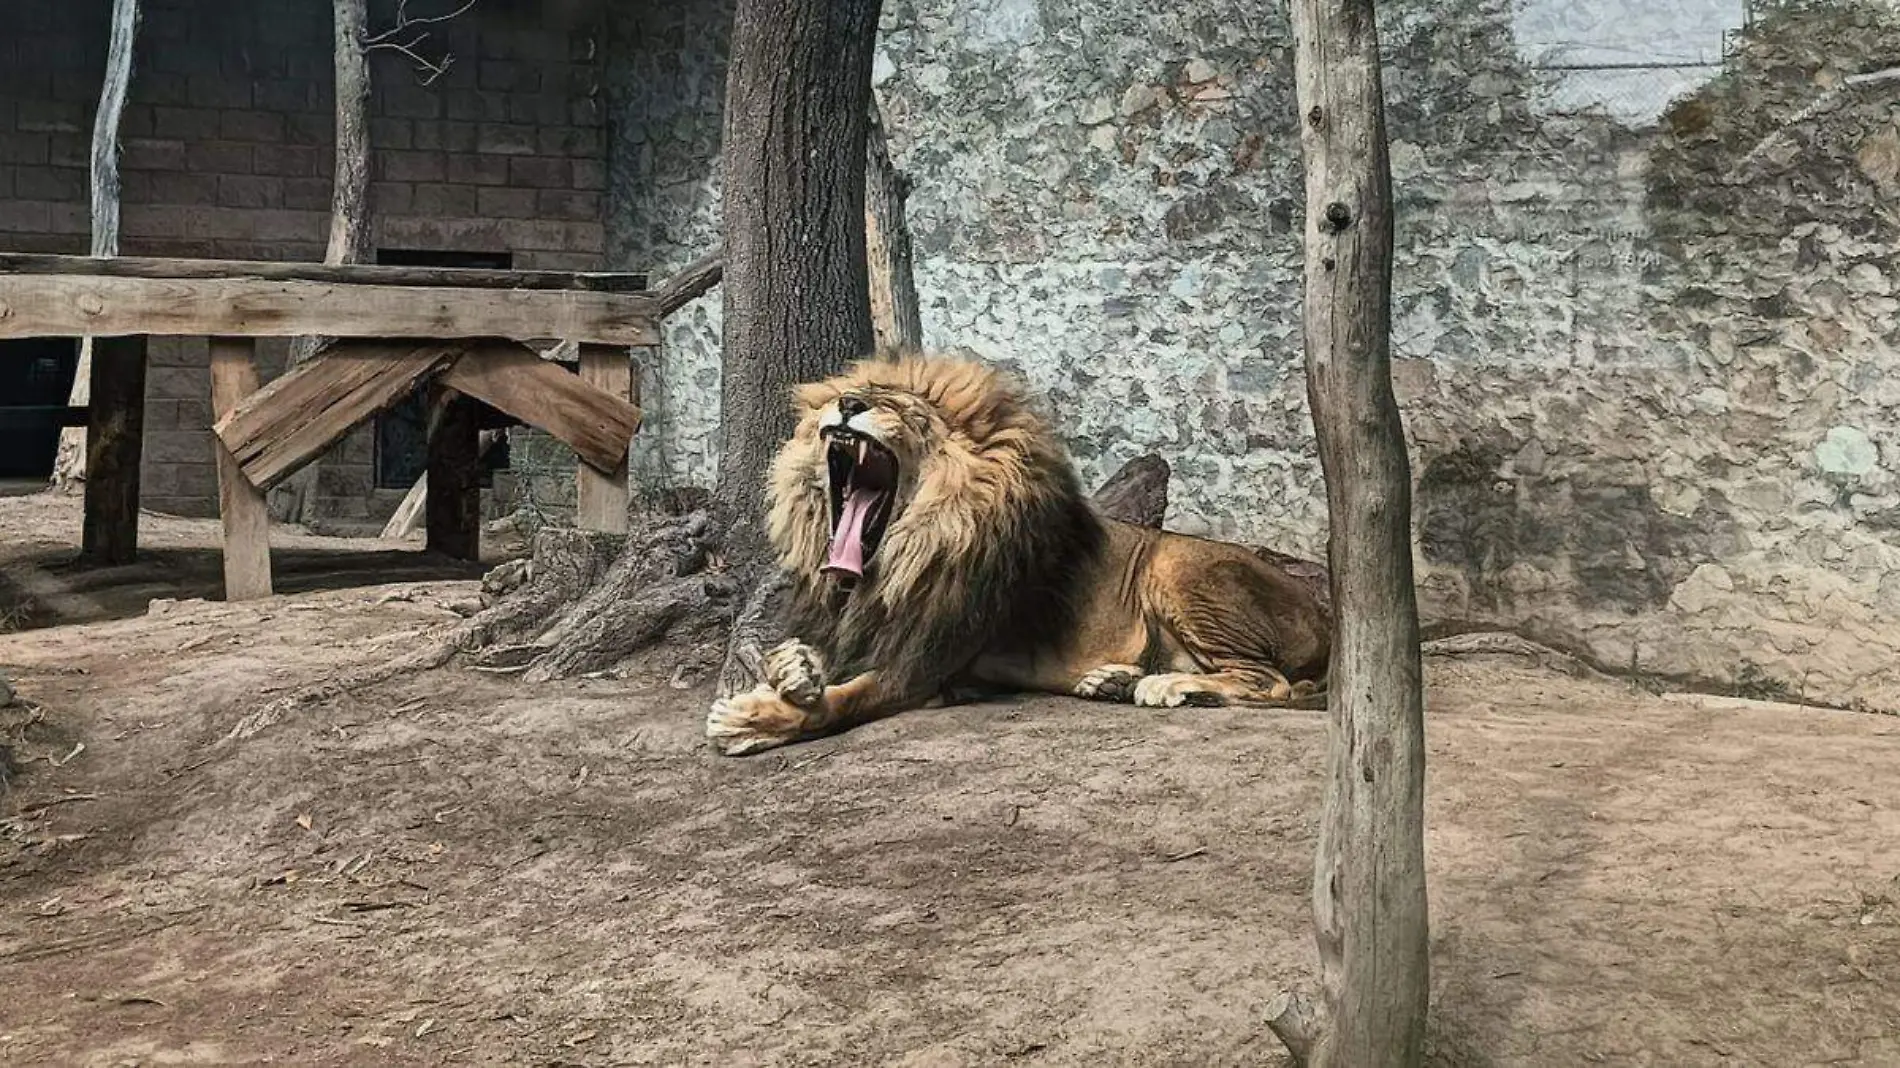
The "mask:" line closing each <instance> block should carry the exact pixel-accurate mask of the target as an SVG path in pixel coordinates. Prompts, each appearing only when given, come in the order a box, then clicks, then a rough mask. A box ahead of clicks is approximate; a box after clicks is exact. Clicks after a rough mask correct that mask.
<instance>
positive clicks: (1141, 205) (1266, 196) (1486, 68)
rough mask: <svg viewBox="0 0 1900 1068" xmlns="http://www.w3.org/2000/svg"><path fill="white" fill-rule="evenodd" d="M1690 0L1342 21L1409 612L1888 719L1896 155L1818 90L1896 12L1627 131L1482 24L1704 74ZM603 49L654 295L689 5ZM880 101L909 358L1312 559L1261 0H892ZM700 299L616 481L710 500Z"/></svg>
mask: <svg viewBox="0 0 1900 1068" xmlns="http://www.w3.org/2000/svg"><path fill="white" fill-rule="evenodd" d="M695 6H696V7H698V8H702V9H704V11H705V12H706V17H707V19H708V21H713V20H715V19H719V17H720V16H722V15H723V13H724V12H725V11H726V10H727V9H728V8H729V5H728V4H724V3H721V2H719V0H701V3H700V4H698V5H695ZM1703 6H1706V7H1708V8H1709V10H1708V11H1706V12H1702V13H1701V14H1699V15H1696V16H1695V17H1694V18H1690V19H1687V20H1685V18H1684V16H1683V13H1682V12H1678V11H1675V10H1674V9H1673V8H1669V7H1668V6H1667V5H1665V6H1661V7H1658V6H1654V5H1646V4H1636V3H1631V4H1629V5H1624V6H1622V7H1619V8H1617V9H1616V11H1615V12H1614V15H1615V17H1612V18H1593V19H1591V20H1586V21H1591V22H1592V25H1593V27H1594V29H1593V28H1592V27H1578V26H1574V25H1570V23H1572V22H1574V21H1575V19H1573V18H1571V15H1567V14H1564V13H1563V12H1561V11H1558V8H1559V7H1563V5H1561V4H1559V5H1557V6H1556V7H1553V6H1552V5H1551V3H1548V2H1544V0H1525V2H1523V3H1509V2H1506V0H1394V2H1392V3H1386V4H1381V6H1380V15H1381V20H1382V31H1383V37H1384V47H1385V52H1386V55H1387V57H1388V63H1387V67H1386V78H1387V95H1388V100H1389V114H1388V121H1389V124H1390V132H1391V136H1392V139H1393V141H1392V160H1393V169H1394V178H1395V182H1396V197H1397V207H1398V220H1399V221H1398V250H1397V268H1396V275H1397V276H1396V279H1395V283H1396V288H1397V293H1396V299H1395V306H1394V345H1395V356H1396V358H1397V365H1396V367H1395V376H1396V386H1397V389H1398V392H1399V394H1400V398H1401V402H1402V404H1403V405H1404V408H1405V415H1406V421H1407V427H1408V432H1409V434H1410V437H1411V441H1412V445H1413V455H1414V471H1415V475H1416V478H1417V500H1416V515H1417V523H1418V536H1419V541H1418V544H1419V558H1420V574H1421V583H1422V587H1423V592H1424V597H1425V607H1426V612H1427V615H1428V616H1429V617H1430V618H1431V620H1433V621H1434V622H1436V623H1438V624H1439V625H1440V626H1444V627H1457V626H1497V625H1504V626H1511V627H1516V628H1520V629H1523V630H1525V631H1527V632H1530V633H1533V634H1535V635H1538V636H1541V637H1544V638H1546V639H1549V640H1553V641H1556V642H1559V643H1561V644H1563V645H1565V646H1568V647H1571V648H1575V649H1579V650H1582V651H1585V652H1587V653H1589V654H1590V655H1592V656H1594V657H1596V658H1597V659H1599V660H1601V661H1602V662H1604V663H1606V664H1608V665H1611V666H1614V667H1618V668H1635V669H1637V670H1639V671H1646V672H1653V673H1657V674H1660V675H1665V676H1673V677H1677V678H1681V679H1687V680H1694V681H1697V682H1700V683H1703V684H1710V685H1717V686H1724V687H1729V688H1733V689H1737V690H1741V691H1744V692H1750V693H1758V694H1766V695H1780V696H1791V697H1801V698H1805V699H1808V700H1814V701H1821V702H1827V703H1835V704H1847V705H1857V706H1865V707H1874V708H1881V709H1887V710H1900V666H1896V665H1900V578H1896V577H1895V576H1896V574H1900V566H1897V565H1900V533H1896V532H1897V531H1900V481H1896V476H1895V474H1894V472H1896V471H1900V417H1896V416H1895V414H1894V412H1895V402H1896V400H1900V357H1896V355H1895V351H1894V343H1895V309H1896V303H1895V299H1894V296H1893V292H1892V289H1893V272H1894V265H1893V263H1892V260H1891V256H1892V249H1893V247H1894V241H1895V237H1896V236H1897V235H1896V233H1895V228H1896V225H1900V223H1897V222H1896V216H1895V214H1894V212H1893V210H1892V205H1893V204H1894V197H1895V194H1896V193H1900V130H1897V129H1896V126H1895V120H1894V118H1893V116H1892V113H1891V112H1890V110H1889V104H1888V103H1887V97H1888V96H1889V95H1890V94H1886V93H1883V92H1882V91H1880V90H1879V88H1878V87H1877V86H1875V87H1867V88H1857V87H1855V86H1853V85H1851V84H1848V83H1844V81H1843V79H1844V78H1846V77H1847V76H1849V75H1852V74H1855V73H1858V72H1864V71H1871V70H1875V69H1879V68H1882V67H1884V66H1886V65H1887V64H1889V63H1890V62H1891V57H1893V56H1895V55H1900V20H1896V18H1895V15H1894V12H1893V9H1892V7H1891V5H1889V4H1888V3H1885V2H1868V3H1859V2H1853V0H1849V2H1845V3H1813V2H1808V3H1799V4H1788V5H1763V4H1753V5H1750V6H1752V7H1754V8H1755V9H1756V18H1755V20H1754V22H1753V23H1752V25H1750V26H1749V27H1748V28H1747V29H1746V30H1744V31H1740V32H1739V33H1738V35H1737V36H1736V37H1735V39H1734V40H1733V41H1730V42H1728V44H1729V45H1731V49H1730V51H1731V52H1732V55H1731V57H1730V58H1729V59H1728V61H1727V62H1726V63H1725V64H1724V65H1723V66H1721V67H1719V68H1714V69H1695V70H1680V69H1677V70H1669V71H1664V72H1659V73H1654V74H1653V77H1654V78H1656V79H1659V80H1666V81H1667V82H1668V83H1669V84H1670V86H1671V87H1672V88H1673V89H1674V90H1675V92H1674V93H1673V94H1665V95H1664V97H1662V98H1659V99H1657V100H1655V101H1653V102H1650V103H1649V104H1639V105H1638V106H1632V107H1616V106H1605V105H1604V104H1603V103H1602V102H1601V101H1600V100H1598V101H1596V102H1594V103H1593V102H1592V99H1591V93H1592V92H1593V91H1596V90H1599V89H1601V86H1602V85H1603V84H1609V85H1611V86H1612V87H1615V86H1622V87H1624V88H1628V87H1630V86H1632V85H1634V86H1635V88H1637V89H1641V88H1642V86H1641V85H1640V84H1636V80H1638V79H1640V78H1641V77H1643V76H1644V75H1643V74H1642V73H1641V72H1636V73H1635V74H1631V73H1629V72H1622V73H1615V74H1612V75H1603V76H1600V77H1597V78H1596V80H1595V82H1591V81H1590V80H1589V79H1583V78H1579V77H1578V76H1577V75H1576V74H1575V73H1574V72H1566V73H1557V72H1553V71H1546V70H1538V69H1534V68H1533V66H1532V61H1531V60H1527V59H1526V58H1525V55H1526V54H1536V53H1539V52H1541V51H1544V50H1545V46H1544V45H1542V44H1538V45H1536V47H1533V44H1532V42H1530V41H1528V40H1520V36H1521V37H1524V38H1528V37H1530V36H1531V30H1530V29H1527V27H1534V28H1537V29H1538V30H1539V32H1542V33H1544V34H1545V35H1546V36H1548V35H1549V34H1550V33H1552V32H1555V31H1559V30H1560V31H1562V32H1561V33H1557V34H1556V35H1557V36H1564V35H1566V34H1567V35H1570V36H1571V37H1574V38H1578V39H1583V38H1586V37H1587V36H1588V34H1589V33H1591V32H1595V33H1600V34H1602V35H1606V36H1605V40H1604V41H1603V42H1601V44H1602V47H1603V49H1604V51H1605V53H1606V54H1608V53H1610V52H1613V51H1614V50H1615V49H1617V48H1622V47H1625V46H1627V45H1628V44H1629V42H1632V41H1636V42H1641V41H1655V40H1669V41H1670V42H1671V44H1672V48H1687V47H1694V48H1697V49H1699V50H1700V53H1699V54H1702V55H1704V56H1707V57H1709V60H1710V62H1714V63H1719V62H1721V61H1722V52H1723V45H1724V41H1723V31H1724V30H1727V29H1739V26H1737V25H1733V24H1728V23H1724V22H1723V21H1722V20H1723V19H1724V18H1731V17H1732V20H1733V22H1734V23H1739V21H1740V18H1741V12H1742V7H1743V5H1741V4H1739V3H1736V2H1734V0H1709V2H1708V3H1707V4H1704V5H1703ZM1592 10H1593V11H1594V10H1595V9H1592ZM1698 10H1700V8H1698ZM1571 14H1575V12H1572V13H1571ZM1598 14H1599V15H1601V14H1603V13H1602V12H1598ZM635 21H642V22H643V23H644V25H643V26H641V27H637V28H636V29H637V31H638V32H633V31H630V30H628V29H627V28H626V27H623V28H622V33H621V34H620V36H619V37H618V41H619V43H620V46H621V48H622V49H623V53H622V57H623V59H624V58H625V56H626V55H638V56H640V57H641V59H640V62H641V63H643V64H645V68H644V69H646V70H652V69H655V68H656V67H657V69H659V70H662V71H663V72H665V74H666V75H667V77H665V78H663V79H660V80H658V81H655V82H650V83H644V84H643V86H642V87H640V88H638V89H636V90H633V91H631V92H628V93H622V94H620V95H618V96H615V97H614V103H613V109H614V112H615V115H616V117H617V129H618V130H619V131H620V132H619V134H618V136H616V137H615V138H614V140H613V144H612V147H611V149H610V152H611V158H612V160H613V161H614V162H613V166H612V167H611V168H610V169H611V170H612V171H613V173H614V180H613V182H612V187H613V188H612V193H611V196H612V198H613V201H614V203H613V207H612V210H611V214H610V233H609V249H610V255H611V256H612V257H613V258H614V259H616V260H618V261H621V262H622V263H623V264H625V265H631V264H634V263H642V264H644V263H653V264H654V265H655V266H656V267H657V266H662V265H666V264H674V263H678V262H683V261H684V260H685V259H687V258H689V257H690V256H691V255H692V254H694V253H695V252H696V251H698V250H699V249H700V248H702V247H703V246H704V245H705V244H706V243H708V242H709V240H710V237H711V233H712V228H711V220H712V217H713V213H714V212H716V209H717V174H716V171H715V169H714V168H713V167H711V166H710V164H709V161H710V160H711V159H712V157H713V154H714V153H713V150H714V143H715V139H716V137H717V132H718V118H717V108H718V100H719V92H718V82H719V77H720V76H722V73H721V70H722V63H721V51H720V45H719V43H718V40H717V35H716V34H715V33H712V32H710V31H708V30H707V29H705V26H706V25H707V23H705V22H702V23H700V24H699V26H698V27H697V28H694V27H692V26H691V24H690V23H691V19H690V17H689V16H687V15H684V14H682V15H679V16H677V17H675V16H672V15H657V14H652V15H645V16H640V17H639V19H637V20H635ZM1548 24H1561V25H1555V26H1554V29H1553V25H1548ZM1611 38H1615V39H1614V40H1612V39H1611ZM1691 39H1693V42H1692V43H1685V42H1691ZM1680 55H1681V52H1680V51H1677V52H1674V53H1672V55H1671V56H1670V57H1661V58H1680ZM877 77H878V80H879V83H880V84H879V92H880V95H881V97H882V98H883V101H884V104H885V107H886V109H887V111H888V113H889V115H890V120H891V121H890V125H891V127H892V130H893V136H894V139H895V151H896V153H897V155H898V157H899V163H900V165H901V166H903V167H904V168H905V169H906V170H907V171H908V172H909V173H910V175H911V176H912V178H913V179H914V180H915V183H916V191H915V193H914V194H913V196H912V198H911V202H910V206H911V224H912V227H913V230H914V234H915V238H916V242H917V251H918V255H919V264H918V271H919V283H920V289H921V291H922V293H923V300H924V320H925V324H924V325H925V332H926V335H927V339H928V342H929V343H930V344H932V345H935V346H949V345H969V346H972V347H974V348H975V349H977V350H978V351H980V352H982V353H984V354H986V355H987V356H989V357H990V358H992V359H994V360H997V361H999V362H1002V363H1005V364H1008V365H1011V366H1013V367H1016V368H1018V369H1019V370H1020V371H1021V372H1022V373H1023V374H1024V375H1025V376H1026V377H1027V378H1028V379H1029V381H1031V382H1032V383H1033V384H1034V386H1035V388H1036V389H1037V391H1038V392H1039V393H1041V394H1042V395H1043V396H1044V397H1045V398H1046V399H1047V400H1048V402H1049V403H1050V404H1051V405H1052V407H1053V408H1054V409H1055V410H1057V411H1060V412H1061V413H1062V415H1063V421H1064V426H1065V429H1066V431H1067V433H1068V435H1069V439H1070V443H1071V445H1072V447H1073V449H1074V451H1075V454H1076V456H1077V458H1078V460H1079V461H1080V463H1081V465H1082V466H1083V468H1084V469H1085V471H1086V473H1087V475H1088V477H1090V478H1091V479H1094V478H1100V477H1102V476H1103V475H1105V474H1106V473H1107V472H1109V471H1111V470H1112V469H1113V468H1114V467H1116V466H1117V465H1119V464H1120V463H1122V462H1123V461H1125V460H1126V459H1128V458H1129V457H1131V456H1133V455H1136V454H1138V453H1140V452H1143V451H1147V450H1155V451H1158V452H1160V453H1162V454H1163V455H1165V456H1166V457H1167V458H1168V459H1169V460H1170V461H1171V462H1172V463H1173V464H1174V468H1175V472H1176V477H1175V484H1174V500H1173V505H1172V511H1171V514H1170V517H1169V525H1170V526H1171V527H1173V528H1175V529H1178V530H1183V531H1189V532H1196V533H1208V534H1214V535H1218V536H1223V537H1232V538H1240V539H1247V540H1253V541H1260V542H1266V543H1271V544H1274V545H1277V546H1279V547H1282V548H1284V549H1287V550H1290V551H1297V552H1303V553H1306V554H1312V555H1318V554H1320V553H1322V552H1323V551H1324V531H1325V501H1324V494H1323V492H1322V487H1321V483H1320V476H1319V470H1318V464H1317V462H1316V458H1315V453H1314V449H1313V444H1312V431H1311V427H1310V424H1309V421H1308V414H1307V409H1306V398H1305V394H1304V383H1303V379H1302V374H1301V367H1300V332H1299V297H1300V292H1299V278H1300V241H1299V235H1300V232H1301V226H1302V219H1301V215H1302V205H1301V179H1300V160H1299V153H1298V144H1297V141H1296V136H1295V116H1294V104H1293V96H1292V42H1291V38H1290V33H1289V30H1288V26H1287V23H1286V19H1285V15H1284V12H1283V9H1282V5H1280V4H1278V3H1272V2H1268V0H1258V2H1254V3H1243V4H1238V5H1228V4H1221V5H1212V4H1200V3H1188V4H1176V5H1152V4H1144V3H1136V2H1134V0H981V2H977V3H950V2H948V0H889V2H887V4H886V14H885V24H884V30H883V34H882V40H881V44H880V49H879V56H878V73H877ZM675 88H678V89H679V90H680V91H678V92H674V91H673V89H675ZM1829 94H1834V95H1829ZM1817 101H1819V102H1820V103H1821V106H1820V107H1819V108H1815V107H1814V105H1815V104H1816V102H1817ZM1784 127H1785V133H1786V136H1785V138H1771V137H1770V134H1771V133H1773V132H1774V131H1776V130H1779V129H1782V128H1784ZM1764 139H1767V140H1766V143H1765V144H1764V143H1763V142H1764ZM628 161H633V164H634V165H632V166H629V165H628ZM709 303H710V302H709ZM711 311H712V309H711V308H707V309H703V310H696V311H694V312H693V313H691V315H690V316H689V317H688V318H686V319H684V320H682V321H680V322H676V323H675V325H674V327H673V328H672V330H671V331H669V337H668V349H667V350H666V351H665V353H664V354H663V355H662V356H661V357H660V362H659V364H658V365H657V375H656V377H657V378H658V380H659V381H658V382H657V383H653V384H650V385H649V397H650V398H653V399H654V400H655V401H656V403H654V404H652V405H651V408H652V409H653V412H652V416H653V421H652V422H650V423H649V431H646V432H643V438H646V439H647V440H646V441H645V442H644V443H643V446H642V447H643V448H645V449H647V450H648V455H647V458H646V463H645V464H644V466H643V467H642V468H641V470H642V471H643V473H644V475H645V477H646V478H647V479H648V480H649V481H663V482H674V483H678V482H684V483H697V484H705V483H707V482H709V481H710V479H711V477H712V473H713V470H714V459H715V458H714V456H713V455H712V449H713V443H714V438H713V437H712V434H711V428H712V427H713V426H714V425H715V420H716V419H717V413H718V392H717V350H718V334H717V325H718V324H717V320H716V318H715V317H714V316H713V315H712V314H711ZM656 387H657V388H656Z"/></svg>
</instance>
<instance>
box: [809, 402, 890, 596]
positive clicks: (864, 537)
mask: <svg viewBox="0 0 1900 1068" xmlns="http://www.w3.org/2000/svg"><path fill="white" fill-rule="evenodd" d="M825 437H826V440H827V441H829V442H830V445H829V448H827V449H826V451H825V464H826V466H827V469H828V471H829V473H830V476H831V478H830V487H831V552H830V555H829V556H828V558H827V559H826V560H825V566H824V568H823V571H824V573H825V574H828V575H833V576H836V577H838V578H843V579H845V580H847V581H856V580H857V579H860V578H863V577H864V567H865V565H866V564H868V563H870V561H871V557H872V556H874V555H876V554H877V548H878V546H879V545H880V544H881V543H882V542H883V541H884V529H885V527H887V526H889V525H890V521H891V505H892V502H894V501H895V500H896V499H897V457H896V456H894V455H892V454H891V451H890V450H889V449H887V448H885V447H884V446H882V445H880V444H878V443H877V442H875V441H873V440H871V439H870V438H869V437H866V436H865V435H863V434H860V433H858V432H857V431H854V430H851V429H850V428H848V427H834V428H832V429H830V430H828V431H826V432H825Z"/></svg>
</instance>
